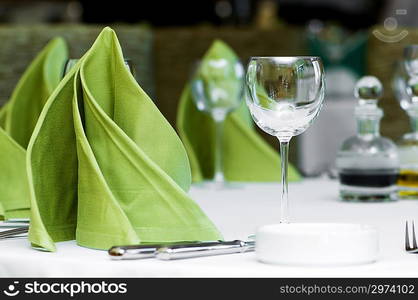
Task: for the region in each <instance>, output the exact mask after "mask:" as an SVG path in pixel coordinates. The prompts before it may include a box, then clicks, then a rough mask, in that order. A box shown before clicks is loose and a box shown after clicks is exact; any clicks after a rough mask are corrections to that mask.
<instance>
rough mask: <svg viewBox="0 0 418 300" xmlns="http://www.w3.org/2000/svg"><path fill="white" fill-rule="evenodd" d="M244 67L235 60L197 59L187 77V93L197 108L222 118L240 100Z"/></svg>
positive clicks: (214, 116)
mask: <svg viewBox="0 0 418 300" xmlns="http://www.w3.org/2000/svg"><path fill="white" fill-rule="evenodd" d="M243 79H244V68H243V66H242V64H241V63H240V62H239V61H238V60H236V61H234V62H232V63H231V62H229V61H228V60H226V59H223V58H219V59H207V60H205V61H202V62H197V63H196V66H195V69H194V71H193V73H192V78H191V93H192V97H193V100H194V101H195V104H196V107H197V109H198V110H199V111H202V112H205V113H208V114H210V115H211V116H212V117H213V118H214V119H215V120H218V119H223V118H225V116H226V115H227V114H228V113H229V112H231V111H233V110H234V109H236V108H237V107H238V106H239V105H240V103H241V100H242V91H243Z"/></svg>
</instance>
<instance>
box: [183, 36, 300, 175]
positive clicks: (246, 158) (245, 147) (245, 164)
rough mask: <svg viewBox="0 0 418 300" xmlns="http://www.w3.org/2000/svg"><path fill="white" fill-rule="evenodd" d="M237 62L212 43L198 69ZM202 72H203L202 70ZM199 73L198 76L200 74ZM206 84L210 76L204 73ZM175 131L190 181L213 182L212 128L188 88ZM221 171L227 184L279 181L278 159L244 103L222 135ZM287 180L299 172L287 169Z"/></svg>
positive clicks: (230, 53) (227, 49)
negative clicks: (187, 163) (210, 63)
mask: <svg viewBox="0 0 418 300" xmlns="http://www.w3.org/2000/svg"><path fill="white" fill-rule="evenodd" d="M220 58H223V59H225V60H227V61H229V62H231V63H232V62H234V61H236V59H237V56H236V54H235V53H234V52H233V50H232V49H231V48H230V47H229V46H227V45H226V44H225V43H223V42H222V41H220V40H216V41H214V43H213V44H212V46H211V47H210V48H209V50H208V51H207V52H206V54H205V55H204V57H203V59H202V63H201V65H204V63H205V61H207V60H209V59H220ZM203 71H204V70H203ZM203 71H202V70H201V72H203ZM204 76H206V78H207V80H208V81H210V80H213V78H211V74H207V73H204V74H202V77H204ZM177 129H178V132H179V135H180V137H181V139H182V141H183V143H184V145H185V147H186V150H187V154H188V155H189V159H190V163H191V168H192V176H193V181H195V182H198V181H201V180H204V179H210V178H213V175H214V164H215V163H214V149H215V144H214V142H215V124H214V121H213V120H212V119H211V117H210V116H209V115H207V114H204V113H202V112H200V111H199V110H197V108H196V106H195V104H194V102H193V98H192V94H191V91H190V86H189V84H187V85H186V87H185V88H184V90H183V93H182V95H181V99H180V104H179V107H178V111H177ZM222 151H223V168H224V175H225V178H226V179H227V180H229V181H279V180H280V157H279V155H278V153H277V152H276V151H275V150H274V149H273V148H272V147H271V146H270V145H268V144H267V143H266V142H265V141H264V140H263V139H262V138H261V136H259V135H258V134H257V132H256V131H255V129H254V126H253V122H252V120H251V116H250V114H249V111H248V109H247V107H246V106H245V103H243V104H242V106H241V107H240V108H239V109H237V110H236V111H234V112H233V113H231V114H230V115H229V116H228V117H227V119H226V121H225V127H224V135H223V150H222ZM288 174H289V180H290V181H296V180H299V179H300V175H299V173H298V171H297V170H296V169H295V168H294V167H293V166H291V165H289V170H288Z"/></svg>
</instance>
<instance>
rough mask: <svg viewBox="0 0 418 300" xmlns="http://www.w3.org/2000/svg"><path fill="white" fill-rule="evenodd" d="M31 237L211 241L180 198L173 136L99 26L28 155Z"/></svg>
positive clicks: (209, 230)
mask: <svg viewBox="0 0 418 300" xmlns="http://www.w3.org/2000/svg"><path fill="white" fill-rule="evenodd" d="M28 175H29V186H30V193H31V205H32V210H31V212H32V214H31V224H30V232H29V239H30V241H31V243H32V244H33V245H34V246H38V247H42V248H43V249H46V250H50V251H54V250H55V245H54V242H57V241H64V240H70V239H74V238H76V240H77V243H78V244H79V245H82V246H86V247H91V248H98V249H108V248H109V247H111V246H112V245H116V244H137V243H160V242H174V241H195V240H218V239H222V236H221V234H220V233H219V231H218V230H217V229H216V228H215V226H214V225H213V224H212V222H211V221H210V220H209V219H208V218H207V217H206V215H205V214H204V213H203V211H202V210H201V209H200V208H199V206H198V205H197V204H196V203H195V202H194V201H193V200H192V199H191V198H190V197H189V196H188V195H187V194H186V192H187V190H188V189H189V187H190V184H191V173H190V166H189V161H188V158H187V154H186V151H185V149H184V147H183V145H182V143H181V140H180V139H179V137H178V136H177V135H176V133H175V131H174V129H173V128H172V127H171V126H170V125H169V123H168V122H167V121H166V119H165V118H164V117H163V115H162V114H161V113H160V112H159V110H158V109H157V107H156V106H155V105H154V103H153V102H152V100H151V99H150V98H149V97H148V96H147V95H146V94H145V92H144V91H143V90H142V89H141V88H140V87H139V85H138V84H137V83H136V81H135V79H134V78H133V76H132V75H131V74H130V72H129V71H128V70H127V68H126V67H125V64H124V60H123V55H122V51H121V48H120V45H119V42H118V40H117V37H116V34H115V33H114V32H113V30H111V29H110V28H105V29H104V30H103V31H102V33H101V34H100V35H99V37H98V38H97V40H96V42H95V43H94V44H93V46H92V47H91V49H90V50H89V51H88V52H87V53H86V54H85V55H84V56H83V57H82V58H81V59H80V61H79V62H78V64H77V65H76V66H75V67H73V69H72V70H71V71H70V72H69V73H68V74H67V75H66V76H65V78H64V79H63V80H62V82H61V83H60V84H59V86H58V88H57V89H56V90H55V91H54V93H53V94H52V96H51V97H50V99H49V100H48V102H47V104H46V105H45V109H44V110H43V111H42V113H41V116H40V119H39V122H38V124H37V126H36V128H35V131H34V135H33V137H32V139H31V141H30V144H29V147H28Z"/></svg>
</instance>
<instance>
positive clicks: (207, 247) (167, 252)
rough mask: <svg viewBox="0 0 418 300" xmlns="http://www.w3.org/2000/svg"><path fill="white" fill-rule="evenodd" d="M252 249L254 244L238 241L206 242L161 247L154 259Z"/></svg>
mask: <svg viewBox="0 0 418 300" xmlns="http://www.w3.org/2000/svg"><path fill="white" fill-rule="evenodd" d="M254 249H255V243H254V242H244V241H240V240H235V241H228V242H207V243H199V244H194V245H193V244H189V245H176V246H171V247H162V248H159V249H158V250H157V253H156V258H158V259H161V260H174V259H183V258H192V257H204V256H212V255H222V254H232V253H243V252H248V251H254Z"/></svg>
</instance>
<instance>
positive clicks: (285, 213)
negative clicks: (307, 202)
mask: <svg viewBox="0 0 418 300" xmlns="http://www.w3.org/2000/svg"><path fill="white" fill-rule="evenodd" d="M279 141H280V158H281V165H282V173H281V175H282V198H281V202H280V223H289V198H288V185H287V167H288V153H289V141H290V139H280V140H279Z"/></svg>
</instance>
